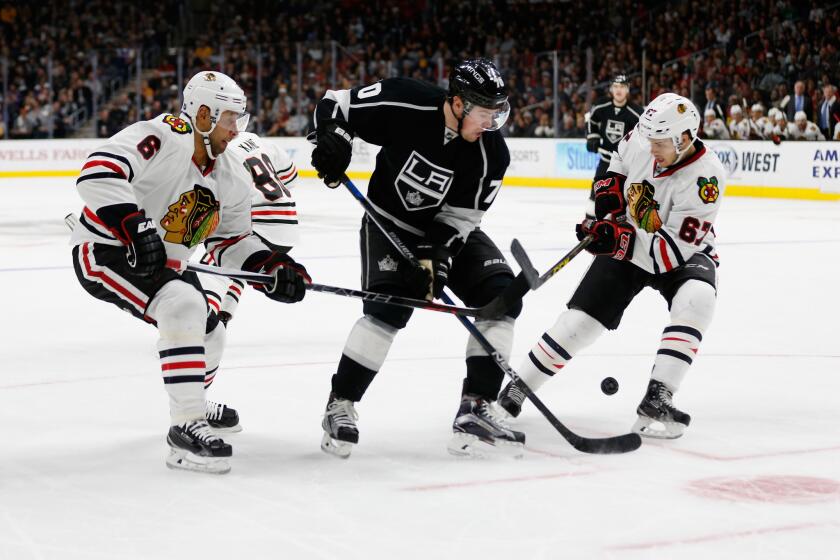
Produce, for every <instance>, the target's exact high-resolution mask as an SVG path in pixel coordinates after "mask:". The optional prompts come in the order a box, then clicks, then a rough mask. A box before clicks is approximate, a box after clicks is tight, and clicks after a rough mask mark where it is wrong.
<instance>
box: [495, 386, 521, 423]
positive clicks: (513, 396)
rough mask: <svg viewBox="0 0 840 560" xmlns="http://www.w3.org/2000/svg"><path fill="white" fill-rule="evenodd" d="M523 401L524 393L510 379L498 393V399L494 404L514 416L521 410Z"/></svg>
mask: <svg viewBox="0 0 840 560" xmlns="http://www.w3.org/2000/svg"><path fill="white" fill-rule="evenodd" d="M523 402H525V393H523V392H522V389H520V388H519V385H518V384H516V383H514V382H513V381H511V382H510V383H508V384H507V385H506V386H505V388H504V389H502V392H501V393H499V400H498V401H497V403H496V404H497V405H498V407H499V408H501V409H502V410H503V411H504V413H505V414H507V415H508V416H511V417H513V418H516V417H517V416H519V413H520V412H522V403H523Z"/></svg>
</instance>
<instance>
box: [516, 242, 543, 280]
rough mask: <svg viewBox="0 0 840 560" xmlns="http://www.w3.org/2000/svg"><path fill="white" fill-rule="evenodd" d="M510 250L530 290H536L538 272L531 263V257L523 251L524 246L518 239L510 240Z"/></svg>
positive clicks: (538, 278)
mask: <svg viewBox="0 0 840 560" xmlns="http://www.w3.org/2000/svg"><path fill="white" fill-rule="evenodd" d="M510 252H511V253H512V254H513V258H514V259H516V263H517V264H518V265H519V268H521V269H522V275H523V276H524V277H525V280H527V281H528V286H530V287H531V289H532V290H536V289H537V288H538V287H539V283H540V282H539V281H540V274H539V272H537V269H536V268H534V265H533V264H531V259H530V258H529V257H528V253H526V252H525V248H524V247H523V246H522V243H520V242H519V240H518V239H514V240H513V241H511V242H510Z"/></svg>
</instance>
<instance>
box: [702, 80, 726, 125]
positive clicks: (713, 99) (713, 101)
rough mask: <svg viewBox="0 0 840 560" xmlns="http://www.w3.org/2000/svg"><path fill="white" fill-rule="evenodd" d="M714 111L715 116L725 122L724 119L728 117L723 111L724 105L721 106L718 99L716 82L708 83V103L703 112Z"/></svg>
mask: <svg viewBox="0 0 840 560" xmlns="http://www.w3.org/2000/svg"><path fill="white" fill-rule="evenodd" d="M709 110H711V111H714V114H715V118H716V119H719V120H720V121H721V122H723V119H724V118H725V117H726V113H724V112H723V107H721V106H720V103H718V100H717V92H716V91H715V84H713V83H708V84H706V104H705V106H704V109H703V114H704V115H705V114H706V111H709Z"/></svg>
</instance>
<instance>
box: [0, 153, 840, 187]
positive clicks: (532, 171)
mask: <svg viewBox="0 0 840 560" xmlns="http://www.w3.org/2000/svg"><path fill="white" fill-rule="evenodd" d="M268 140H269V141H270V142H273V143H276V144H277V145H279V146H280V147H282V148H283V149H285V150H286V151H288V152H289V153H290V154H291V156H292V159H293V160H294V161H295V162H296V164H297V165H298V168H299V170H300V174H301V176H302V177H315V172H314V170H313V169H312V167H311V165H310V163H309V162H310V156H311V153H312V145H311V144H310V143H309V142H307V141H306V140H305V139H304V138H290V137H282V138H270V139H268ZM103 142H104V140H102V139H72V140H5V141H0V179H2V178H46V177H75V176H77V175H78V174H79V169H80V168H81V165H82V161H83V160H84V159H85V158H86V157H87V155H88V154H89V153H90V152H92V151H94V150H95V149H96V148H97V147H99V146H100V145H101V144H102V143H103ZM507 142H508V146H509V148H510V154H511V164H510V167H509V168H508V171H507V175H506V176H505V181H504V184H505V185H507V186H518V187H556V188H572V189H588V188H589V185H590V184H591V180H592V176H593V174H594V172H595V168H596V166H597V165H598V155H597V154H592V153H590V152H587V151H586V144H585V142H584V141H583V140H576V139H575V140H565V139H547V138H508V139H507ZM707 144H708V145H709V147H710V148H711V149H712V150H714V151H715V153H717V154H718V157H719V158H720V159H721V162H722V163H723V165H724V167H725V168H726V169H727V171H728V172H729V176H728V177H727V195H728V196H752V197H762V198H788V199H806V200H829V201H837V200H840V143H838V142H783V143H782V144H780V145H778V146H776V145H774V144H773V143H772V142H760V141H742V142H733V141H716V140H712V141H707ZM378 151H379V148H378V147H377V146H374V145H372V144H368V143H366V142H364V141H362V140H359V139H356V140H355V141H354V145H353V160H352V163H351V165H350V170H349V173H348V174H349V176H350V177H351V178H353V179H368V178H370V174H371V172H372V171H373V167H374V164H375V160H376V154H377V153H378Z"/></svg>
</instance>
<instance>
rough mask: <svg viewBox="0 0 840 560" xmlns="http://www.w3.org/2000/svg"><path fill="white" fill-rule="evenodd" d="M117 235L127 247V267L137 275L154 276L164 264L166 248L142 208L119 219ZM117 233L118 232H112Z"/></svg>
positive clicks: (153, 223) (152, 222)
mask: <svg viewBox="0 0 840 560" xmlns="http://www.w3.org/2000/svg"><path fill="white" fill-rule="evenodd" d="M120 230H121V231H120V232H119V235H117V237H119V239H120V241H122V242H123V243H124V244H125V245H126V247H127V249H126V253H125V259H126V262H127V263H128V268H130V269H131V271H132V272H133V273H134V274H136V275H137V276H143V277H149V276H154V275H155V274H157V273H158V272H160V271H161V270H163V267H164V266H166V248H165V247H164V246H163V240H162V239H161V238H160V236H159V235H158V232H157V228H155V222H154V221H152V220H151V219H150V218H147V217H146V213H145V212H144V211H143V210H140V211H137V212H133V213H131V214H129V215H128V216H126V217H124V218H123V219H122V221H120ZM114 233H118V232H114Z"/></svg>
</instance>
